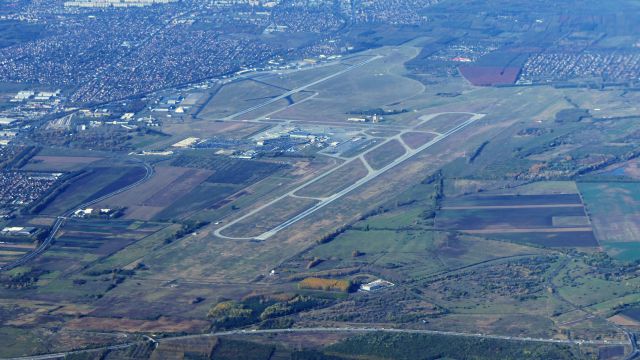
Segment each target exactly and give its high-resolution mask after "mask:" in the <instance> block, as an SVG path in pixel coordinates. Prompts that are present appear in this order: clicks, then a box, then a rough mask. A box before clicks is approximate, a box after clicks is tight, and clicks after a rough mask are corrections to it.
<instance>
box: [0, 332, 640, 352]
mask: <svg viewBox="0 0 640 360" xmlns="http://www.w3.org/2000/svg"><path fill="white" fill-rule="evenodd" d="M375 332H386V333H398V334H422V335H443V336H457V337H467V338H477V339H493V340H507V341H521V342H535V343H548V344H564V345H629V344H628V342H626V341H610V340H588V339H585V340H579V339H551V338H535V337H518V336H506V335H491V334H480V333H464V332H456V331H440V330H414V329H392V328H384V327H310V328H290V329H266V330H233V331H223V332H215V333H208V334H196V335H185V336H177V337H169V338H164V339H150V340H148V341H152V342H154V343H161V342H166V341H176V340H187V339H195V338H200V337H211V336H246V335H268V334H309V333H354V334H362V333H375ZM143 343H144V341H137V342H131V343H126V344H120V345H113V346H105V347H101V348H94V349H87V350H76V351H70V352H63V353H54V354H44V355H35V356H25V357H17V358H6V359H3V360H46V359H60V358H63V357H65V356H67V355H73V354H81V353H91V352H97V351H104V350H118V349H126V348H128V347H131V346H134V345H137V344H143Z"/></svg>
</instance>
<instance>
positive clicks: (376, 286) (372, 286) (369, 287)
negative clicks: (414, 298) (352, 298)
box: [360, 279, 395, 291]
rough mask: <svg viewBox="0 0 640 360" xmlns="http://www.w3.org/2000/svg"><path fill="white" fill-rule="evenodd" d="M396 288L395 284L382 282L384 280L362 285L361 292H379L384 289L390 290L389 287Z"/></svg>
mask: <svg viewBox="0 0 640 360" xmlns="http://www.w3.org/2000/svg"><path fill="white" fill-rule="evenodd" d="M392 286H395V284H393V283H391V282H389V281H386V280H382V279H378V280H375V281H372V282H370V283H366V284H362V285H360V290H362V291H377V290H382V289H384V288H388V287H392Z"/></svg>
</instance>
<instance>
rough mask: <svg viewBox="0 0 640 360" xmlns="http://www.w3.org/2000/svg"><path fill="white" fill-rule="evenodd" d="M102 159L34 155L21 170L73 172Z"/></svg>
mask: <svg viewBox="0 0 640 360" xmlns="http://www.w3.org/2000/svg"><path fill="white" fill-rule="evenodd" d="M102 159H103V158H101V157H92V156H40V155H36V156H34V157H33V158H31V160H29V162H28V163H27V164H26V165H25V166H24V167H23V168H22V169H23V170H30V171H73V170H78V169H80V168H83V167H84V166H86V165H89V164H91V163H93V162H96V161H98V160H102Z"/></svg>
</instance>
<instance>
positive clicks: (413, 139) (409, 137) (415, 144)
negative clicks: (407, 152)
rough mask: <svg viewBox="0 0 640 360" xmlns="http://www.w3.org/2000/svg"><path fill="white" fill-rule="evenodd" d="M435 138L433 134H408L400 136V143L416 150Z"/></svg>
mask: <svg viewBox="0 0 640 360" xmlns="http://www.w3.org/2000/svg"><path fill="white" fill-rule="evenodd" d="M435 137H436V135H435V134H431V133H425V132H409V133H406V134H403V135H402V141H404V143H405V144H407V146H409V147H410V148H412V149H417V148H419V147H420V146H422V145H424V144H426V143H427V142H429V141H431V140H433V139H434V138H435Z"/></svg>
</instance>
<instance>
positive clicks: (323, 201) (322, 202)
mask: <svg viewBox="0 0 640 360" xmlns="http://www.w3.org/2000/svg"><path fill="white" fill-rule="evenodd" d="M445 114H468V115H471V117H470V118H469V119H468V120H466V121H465V122H463V123H461V124H459V125H457V126H455V127H453V128H452V129H449V130H448V131H446V132H444V133H442V134H439V135H438V136H436V137H435V138H434V139H433V140H431V141H429V142H427V143H426V144H424V145H422V146H420V147H418V148H416V149H411V148H410V147H408V146H407V145H406V144H405V143H404V141H403V140H402V135H404V134H406V133H409V132H415V131H417V130H416V129H417V128H418V127H420V126H421V125H423V124H424V123H426V122H428V121H430V120H432V119H434V118H436V117H438V116H440V115H445ZM483 117H485V114H475V113H467V112H444V113H437V114H430V115H428V116H425V117H424V118H423V120H422V121H421V122H420V123H419V124H417V125H415V126H414V127H411V128H408V129H405V130H402V131H400V132H399V133H398V134H396V135H394V136H391V137H389V138H387V141H385V142H382V143H380V144H378V145H376V146H374V147H372V148H371V149H369V150H368V151H367V152H365V153H363V154H360V155H359V156H357V157H355V158H353V159H352V160H350V161H349V162H346V163H344V164H342V165H341V166H338V167H336V168H333V169H331V170H329V171H327V172H325V173H324V174H322V175H320V176H318V177H316V178H314V179H312V180H310V181H308V182H306V183H304V184H302V185H300V186H298V187H296V188H294V189H293V190H291V191H289V192H287V193H285V194H284V195H281V196H279V197H277V198H275V199H274V200H272V201H270V202H268V203H266V204H264V205H262V206H260V207H258V208H256V209H253V210H252V211H250V212H248V213H247V214H245V215H243V216H241V217H239V218H237V219H235V220H232V221H231V222H229V223H227V224H226V225H224V226H222V227H220V228H218V229H216V230H215V231H214V234H215V235H216V236H218V237H221V238H225V239H231V240H254V239H255V240H267V239H268V238H270V237H272V236H273V235H275V234H277V233H278V232H279V231H282V230H284V229H286V228H287V227H289V226H291V225H293V224H295V223H296V222H298V221H300V220H302V219H304V218H306V217H307V216H309V215H311V214H313V213H314V212H316V211H318V210H320V209H322V208H324V207H325V206H327V205H329V204H331V203H332V202H334V201H336V200H338V199H340V198H342V197H343V196H345V195H347V194H348V193H350V192H351V191H353V190H355V189H357V188H359V187H361V186H363V185H365V184H367V183H368V182H370V181H372V180H374V179H376V178H378V177H379V176H381V175H382V174H384V173H386V172H387V171H389V170H391V169H393V168H394V167H396V166H398V165H400V164H401V163H403V162H405V161H406V160H408V159H410V158H412V157H413V156H415V155H416V154H418V153H420V152H421V151H424V150H426V149H428V148H430V147H432V146H434V145H436V144H437V143H439V142H441V141H442V140H444V139H446V138H447V137H449V136H451V135H453V134H455V133H457V132H459V131H461V130H462V129H464V128H465V127H467V126H469V125H471V124H472V123H474V122H476V121H477V120H480V119H482V118H483ZM390 141H399V142H400V143H401V144H402V145H403V147H404V148H405V153H404V155H402V156H400V157H398V158H396V159H395V160H394V161H393V162H391V163H390V164H388V165H386V166H384V167H383V168H381V169H378V170H375V169H372V168H371V167H370V166H369V164H368V163H367V161H366V160H365V155H366V154H368V153H370V152H371V151H374V150H376V149H377V148H379V147H381V146H384V145H385V144H387V143H389V142H390ZM353 161H362V162H363V163H364V164H365V166H367V171H368V174H367V175H366V176H365V177H363V178H361V179H360V180H358V181H357V182H355V183H354V184H352V185H350V186H348V187H347V188H345V189H343V190H341V191H339V192H337V193H335V194H333V195H331V196H329V197H324V198H309V199H315V200H318V203H316V204H315V205H313V206H312V207H310V208H308V209H306V210H305V211H303V212H301V213H299V214H297V215H295V216H293V217H291V218H290V219H288V220H286V221H285V222H283V223H281V224H280V225H278V226H276V227H274V228H273V229H271V230H269V231H266V232H264V233H262V234H260V235H258V236H255V237H233V236H227V235H224V234H223V233H222V232H223V231H224V230H226V229H228V228H229V227H231V226H233V225H235V224H237V223H238V222H240V221H242V220H245V219H247V218H249V217H250V216H252V215H254V214H256V213H258V212H259V211H261V210H264V209H265V208H267V207H269V206H271V205H273V204H275V203H276V202H278V201H280V200H283V199H285V198H287V197H300V196H297V195H295V194H296V192H298V191H299V190H301V189H303V188H304V187H306V186H309V185H311V184H313V183H315V182H317V181H320V180H321V179H323V178H325V177H327V176H329V175H330V174H332V173H333V172H335V171H337V170H339V169H341V168H342V167H344V166H347V165H348V164H350V163H351V162H353Z"/></svg>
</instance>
